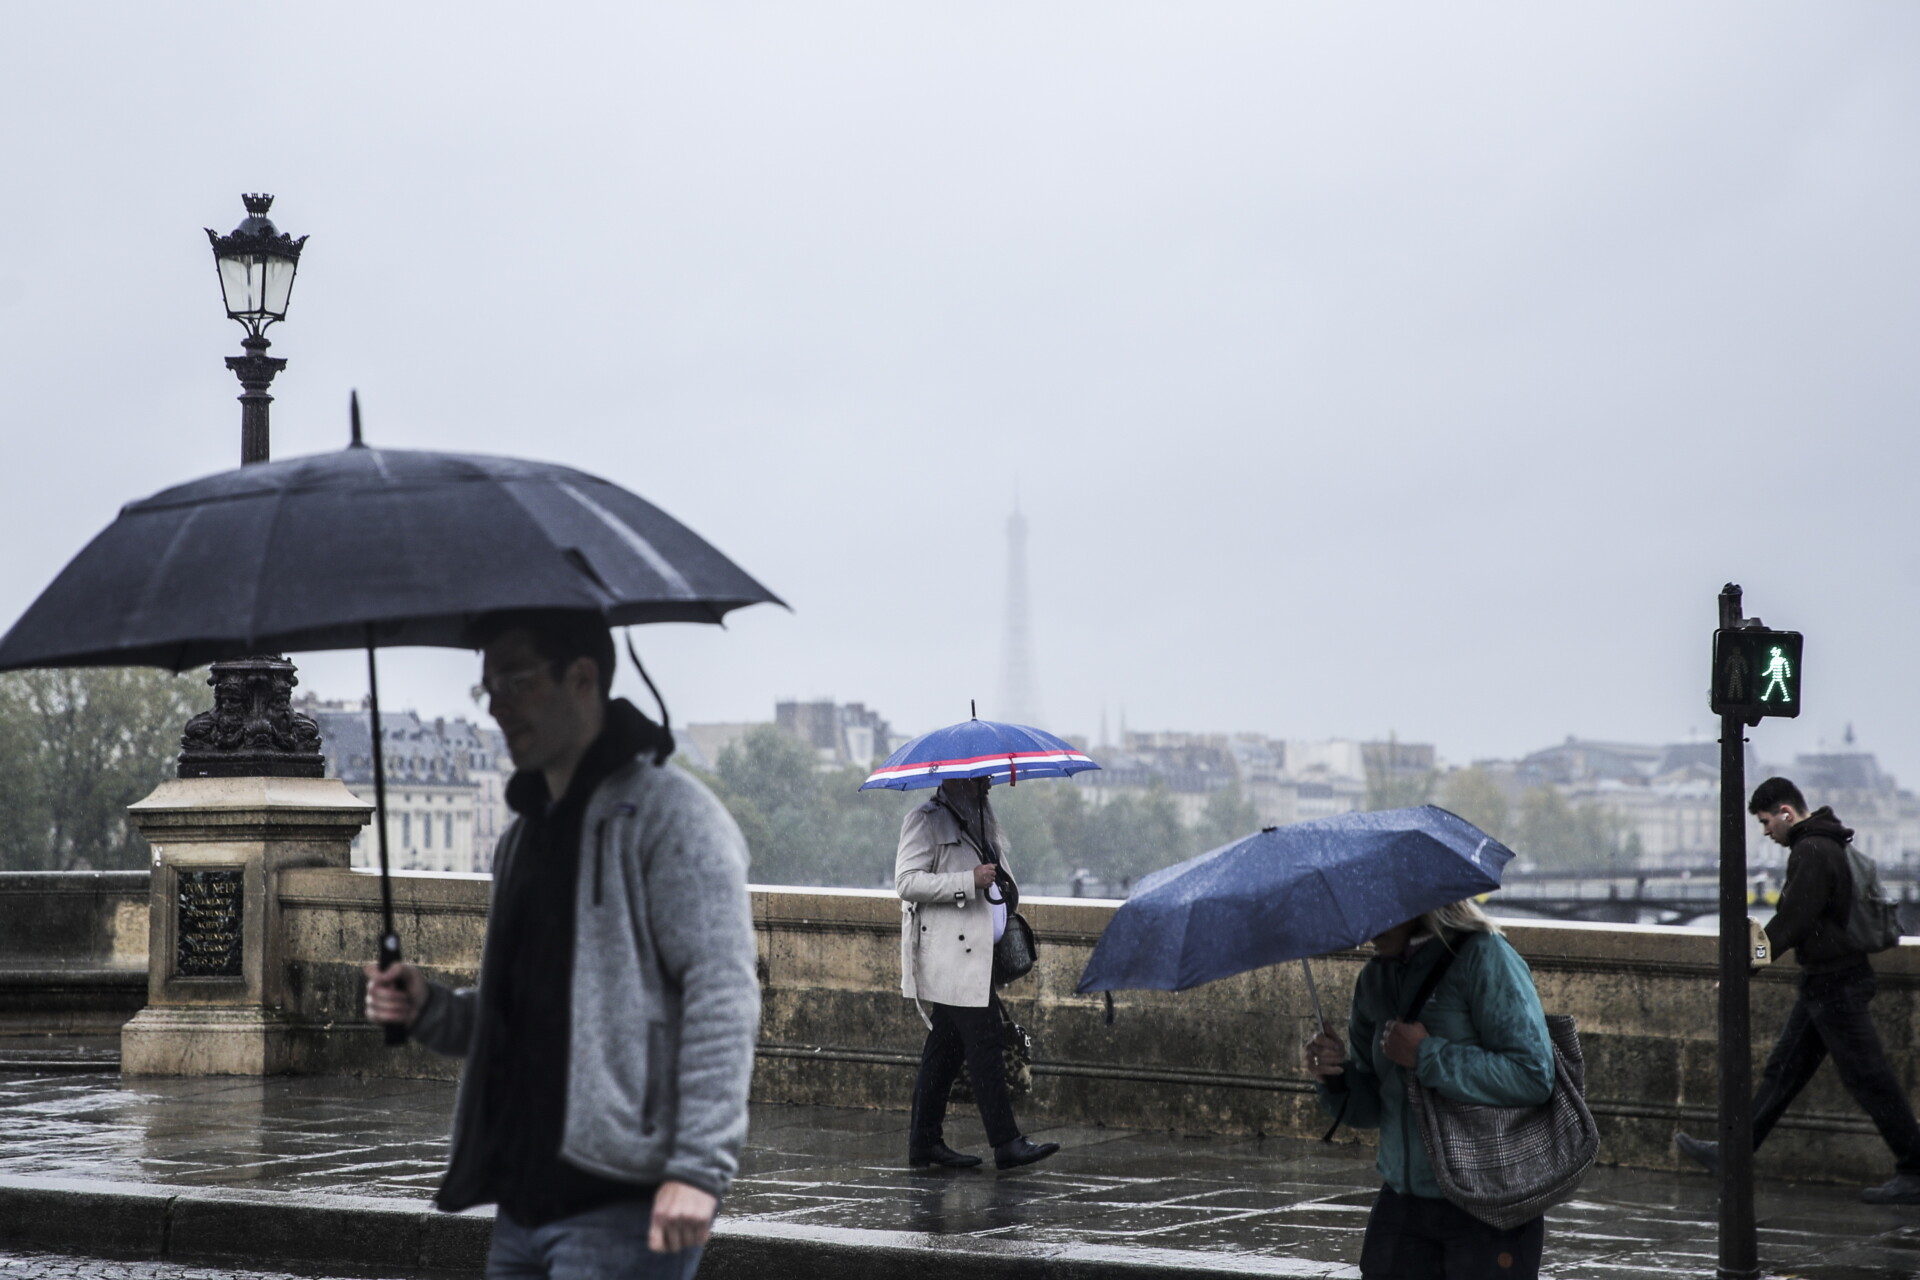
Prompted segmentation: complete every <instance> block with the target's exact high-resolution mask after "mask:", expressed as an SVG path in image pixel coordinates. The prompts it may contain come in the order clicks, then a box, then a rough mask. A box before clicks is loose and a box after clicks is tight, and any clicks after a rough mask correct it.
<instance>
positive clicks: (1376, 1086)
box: [1306, 901, 1554, 1280]
mask: <svg viewBox="0 0 1920 1280" xmlns="http://www.w3.org/2000/svg"><path fill="white" fill-rule="evenodd" d="M1476 935H1478V936H1476ZM1449 951H1451V952H1452V953H1453V955H1454V960H1453V962H1452V966H1451V968H1449V969H1448V971H1447V973H1446V974H1445V976H1444V977H1442V978H1441V980H1440V983H1439V985H1438V986H1437V987H1435V988H1434V991H1433V993H1432V995H1431V996H1430V997H1429V998H1428V999H1427V1003H1426V1006H1425V1008H1424V1009H1423V1010H1422V1011H1421V1013H1420V1017H1419V1020H1418V1021H1401V1019H1402V1017H1403V1016H1404V1015H1405V1013H1406V1012H1407V1010H1408V1008H1409V1006H1410V1005H1411V1004H1412V1003H1413V1000H1414V997H1415V996H1416V995H1417V994H1418V992H1419V990H1420V987H1421V984H1422V982H1423V981H1424V980H1425V978H1426V976H1427V975H1428V974H1429V973H1430V972H1432V970H1433V968H1434V965H1435V964H1436V963H1438V961H1439V960H1440V958H1441V956H1442V955H1444V954H1446V953H1448V952H1449ZM1348 1037H1349V1039H1350V1040H1351V1042H1352V1045H1353V1049H1352V1051H1351V1053H1350V1052H1349V1051H1348V1048H1347V1045H1346V1044H1345V1043H1343V1042H1342V1041H1341V1039H1340V1037H1339V1036H1338V1035H1337V1034H1336V1033H1335V1031H1334V1027H1333V1024H1332V1023H1323V1024H1322V1025H1321V1028H1320V1034H1319V1035H1317V1036H1315V1037H1314V1038H1313V1039H1312V1040H1310V1041H1308V1042H1307V1046H1306V1069H1307V1073H1308V1074H1309V1075H1310V1076H1312V1077H1313V1078H1314V1081H1315V1084H1316V1087H1317V1088H1318V1091H1319V1094H1320V1105H1321V1106H1322V1107H1323V1108H1325V1110H1326V1112H1327V1114H1328V1115H1330V1116H1338V1117H1339V1118H1340V1120H1341V1122H1342V1123H1344V1124H1349V1125H1352V1126H1354V1127H1355V1128H1359V1129H1378V1130H1379V1131H1380V1155H1379V1159H1378V1161H1377V1162H1376V1167H1377V1168H1378V1169H1379V1171H1380V1176H1381V1178H1383V1179H1384V1180H1385V1183H1386V1185H1384V1186H1383V1187H1381V1188H1380V1194H1379V1196H1378V1198H1376V1199H1375V1201H1374V1204H1373V1212H1372V1214H1371V1215H1370V1216H1369V1217H1368V1219H1367V1235H1366V1241H1365V1243H1364V1244H1363V1245H1362V1246H1361V1252H1360V1274H1361V1275H1362V1276H1363V1277H1365V1280H1387V1278H1389V1277H1391V1278H1393V1280H1401V1278H1405V1280H1414V1278H1416V1277H1421V1278H1424V1277H1434V1278H1435V1280H1464V1278H1465V1277H1480V1276H1500V1277H1503V1278H1504V1277H1513V1278H1514V1280H1531V1278H1532V1277H1535V1276H1537V1275H1538V1274H1539V1267H1540V1252H1541V1247H1542V1245H1543V1243H1544V1241H1545V1238H1546V1219H1545V1218H1535V1219H1534V1220H1533V1221H1532V1222H1528V1223H1525V1224H1523V1225H1521V1226H1519V1227H1515V1228H1513V1229H1512V1230H1509V1231H1501V1230H1498V1229H1496V1228H1494V1227H1490V1226H1488V1225H1487V1224H1486V1223H1484V1222H1481V1221H1480V1220H1479V1219H1478V1218H1475V1217H1473V1216H1472V1215H1471V1214H1469V1213H1467V1212H1466V1210H1464V1209H1461V1208H1459V1207H1457V1206H1456V1205H1454V1204H1453V1203H1452V1202H1451V1201H1449V1200H1447V1199H1446V1198H1445V1197H1444V1196H1443V1195H1442V1194H1441V1192H1440V1186H1439V1184H1438V1183H1437V1182H1435V1181H1434V1177H1433V1166H1432V1164H1431V1163H1430V1162H1429V1161H1428V1159H1427V1152H1426V1148H1425V1147H1424V1146H1423V1145H1422V1144H1421V1142H1420V1134H1419V1130H1418V1128H1417V1127H1416V1125H1415V1120H1414V1117H1413V1115H1412V1113H1411V1110H1410V1108H1409V1107H1408V1105H1407V1093H1406V1073H1407V1072H1409V1071H1411V1072H1413V1073H1414V1074H1415V1076H1416V1077H1417V1078H1418V1079H1419V1081H1420V1083H1422V1084H1424V1085H1426V1086H1427V1087H1429V1088H1431V1089H1433V1090H1435V1091H1437V1092H1439V1093H1441V1094H1443V1095H1444V1096H1446V1097H1449V1098H1453V1099H1456V1100H1458V1101H1461V1102H1476V1103H1481V1104H1484V1105H1488V1106H1497V1107H1531V1106H1538V1105H1540V1104H1541V1103H1543V1102H1545V1101H1546V1100H1547V1099H1548V1098H1549V1097H1550V1096H1551V1095H1552V1093H1553V1065H1554V1060H1553V1042H1552V1041H1551V1040H1550V1039H1548V1037H1547V1020H1546V1015H1545V1014H1544V1013H1543V1012H1542V1011H1541V1009H1540V997H1539V995H1538V994H1537V993H1536V992H1535V991H1534V989H1533V974H1532V972H1531V971H1530V970H1529V969H1528V968H1527V962H1526V961H1524V960H1522V959H1521V958H1520V955H1519V953H1518V952H1516V951H1515V950H1514V949H1513V947H1512V945H1511V944H1510V943H1508V942H1507V940H1506V939H1505V938H1503V937H1501V936H1500V930H1499V927H1498V926H1497V925H1495V924H1494V923H1493V921H1491V920H1489V919H1487V917H1486V914H1485V913H1484V912H1482V911H1481V910H1480V908H1479V907H1478V906H1477V905H1476V904H1475V903H1473V902H1472V901H1465V902H1456V903H1453V904H1452V905H1450V906H1446V907H1442V908H1440V909H1439V910H1437V911H1429V912H1428V913H1427V914H1426V915H1424V916H1420V917H1418V918H1416V919H1413V920H1408V921H1407V922H1405V923H1404V924H1401V925H1397V926H1396V927H1394V928H1392V929H1389V930H1387V931H1386V932H1385V933H1383V934H1381V935H1380V936H1379V937H1377V938H1375V939H1374V940H1373V958H1372V959H1371V960H1369V961H1368V962H1367V966H1366V968H1365V969H1363V970H1361V972H1360V980H1359V981H1358V982H1357V983H1355V984H1354V989H1353V1013H1352V1016H1351V1018H1350V1019H1349V1021H1348Z"/></svg>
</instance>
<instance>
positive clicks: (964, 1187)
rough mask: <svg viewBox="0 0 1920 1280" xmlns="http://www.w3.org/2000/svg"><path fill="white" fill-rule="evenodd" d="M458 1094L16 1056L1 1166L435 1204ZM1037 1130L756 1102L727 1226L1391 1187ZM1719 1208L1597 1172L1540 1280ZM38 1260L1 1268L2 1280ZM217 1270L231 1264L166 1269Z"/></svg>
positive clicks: (1236, 1222)
mask: <svg viewBox="0 0 1920 1280" xmlns="http://www.w3.org/2000/svg"><path fill="white" fill-rule="evenodd" d="M451 1103H452V1087H451V1086H450V1085H448V1084H445V1083H441V1082H431V1081H414V1080H366V1079H340V1078H315V1077H277V1078H272V1079H266V1080H255V1079H234V1078H215V1079H193V1080H163V1079H124V1080H123V1079H122V1078H121V1077H119V1076H116V1075H110V1074H74V1073H70V1072H40V1071H30V1070H23V1071H12V1072H7V1073H0V1177H5V1178H12V1179H18V1178H29V1179H36V1178H44V1179H49V1180H53V1179H85V1180H93V1181H104V1182H117V1183H141V1184H148V1185H159V1186H163V1187H177V1188H189V1187H201V1188H237V1189H243V1190H248V1191H259V1192H305V1193H315V1192H325V1193H331V1194H337V1195H347V1196H356V1197H378V1198H383V1199H387V1200H390V1201H395V1202H406V1203H417V1202H419V1201H421V1200H424V1199H425V1198H426V1197H428V1196H429V1195H430V1194H431V1192H432V1189H433V1187H434V1185H435V1183H436V1181H437V1179H438V1176H439V1173H440V1170H441V1168H442V1164H443V1161H444V1159H445V1155H446V1139H445V1126H446V1122H447V1116H448V1114H449V1111H450V1109H451ZM1031 1133H1032V1135H1033V1136H1034V1137H1036V1138H1040V1139H1048V1140H1053V1141H1058V1142H1060V1143H1061V1144H1063V1147H1064V1149H1063V1151H1062V1152H1061V1153H1060V1154H1059V1155H1058V1156H1055V1157H1054V1158H1053V1159H1051V1160H1048V1161H1045V1162H1044V1163H1042V1164H1039V1165H1036V1166H1032V1167H1030V1168H1028V1169H1025V1170H1018V1171H1013V1172H1010V1173H1006V1174H996V1173H994V1172H993V1171H992V1170H991V1169H987V1170H984V1171H981V1170H975V1171H962V1172H949V1171H940V1172H909V1171H908V1170H906V1169H905V1168H903V1167H902V1164H903V1159H902V1157H903V1156H904V1148H905V1137H904V1134H905V1116H904V1115H903V1114H901V1113H896V1112H873V1111H861V1110H851V1109H836V1108H823V1107H778V1106H757V1107H755V1109H754V1114H753V1123H752V1137H751V1139H750V1142H749V1146H748V1149H747V1151H746V1153H745V1155H744V1158H743V1162H742V1169H741V1175H740V1178H739V1180H738V1182H737V1183H736V1184H735V1188H734V1191H733V1194H732V1195H731V1196H730V1197H729V1198H728V1201H727V1205H726V1209H725V1213H724V1216H723V1231H724V1232H726V1233H739V1234H740V1235H741V1236H743V1237H744V1236H752V1237H755V1238H758V1239H767V1238H779V1237H783V1236H793V1237H795V1238H798V1237H800V1236H810V1237H815V1238H817V1237H819V1236H820V1235H822V1234H823V1233H824V1234H829V1235H832V1234H836V1233H838V1234H839V1235H842V1236H844V1238H845V1239H847V1240H851V1241H854V1242H856V1243H857V1242H860V1241H869V1242H873V1243H875V1244H886V1245H892V1246H899V1245H903V1244H904V1245H908V1246H911V1247H922V1248H925V1247H941V1248H947V1249H951V1248H979V1249H982V1250H993V1249H1000V1248H1018V1249H1021V1250H1023V1251H1028V1252H1031V1251H1033V1250H1046V1249H1048V1248H1050V1247H1068V1246H1070V1247H1071V1248H1072V1250H1073V1252H1074V1253H1075V1254H1076V1256H1079V1257H1081V1258H1087V1257H1095V1258H1098V1257H1110V1258H1111V1259H1113V1260H1114V1261H1116V1262H1117V1261H1121V1260H1126V1261H1132V1262H1140V1263H1159V1264H1163V1265H1168V1266H1186V1267H1206V1268H1212V1269H1215V1270H1218V1271H1220V1272H1222V1273H1236V1274H1255V1275H1283V1276H1338V1277H1351V1276H1355V1275H1357V1272H1356V1270H1355V1269H1354V1268H1353V1266H1352V1260H1353V1259H1354V1258H1355V1257H1356V1256H1357V1255H1358V1252H1359V1240H1360V1232H1361V1230H1362V1228H1363V1227H1364V1224H1365V1220H1366V1212H1367V1206H1368V1204H1369V1203H1370V1201H1371V1198H1372V1194H1373V1190H1374V1188H1375V1186H1376V1185H1377V1183H1376V1180H1375V1178H1374V1176H1373V1173H1372V1169H1371V1153H1370V1151H1369V1150H1368V1149H1366V1148H1363V1147H1357V1146H1337V1147H1331V1148H1329V1147H1325V1146H1322V1145H1320V1144H1318V1143H1315V1142H1308V1141H1300V1140H1295V1139H1275V1138H1265V1139H1261V1138H1234V1137H1217V1136H1215V1137H1206V1136H1193V1137H1187V1136H1180V1135H1175V1134H1169V1133H1160V1132H1140V1131H1131V1130H1116V1129H1096V1128H1079V1127H1071V1126H1060V1127H1054V1128H1036V1129H1034V1130H1031ZM948 1136H949V1140H950V1141H952V1142H954V1144H955V1145H956V1146H961V1147H963V1148H968V1149H972V1150H975V1151H984V1149H985V1148H984V1142H983V1140H982V1139H981V1137H980V1134H979V1128H978V1122H977V1120H975V1119H974V1118H973V1117H971V1116H966V1117H956V1118H955V1120H954V1121H953V1122H951V1123H950V1124H949V1134H948ZM1758 1207H1759V1219H1760V1223H1761V1259H1762V1262H1763V1264H1764V1266H1765V1267H1766V1269H1767V1270H1768V1271H1769V1272H1771V1273H1773V1274H1778V1275H1797V1276H1805V1277H1808V1278H1809V1280H1892V1278H1893V1277H1920V1208H1874V1207H1872V1206H1868V1205H1863V1204H1861V1203H1859V1202H1858V1200H1857V1199H1856V1198H1855V1192H1853V1191H1852V1190H1849V1189H1846V1188H1839V1187H1833V1186H1826V1185H1814V1184H1795V1183H1777V1182H1775V1183H1765V1184H1763V1185H1762V1187H1761V1188H1760V1194H1759V1206H1758ZM1713 1213H1714V1196H1713V1192H1712V1189H1711V1187H1710V1185H1709V1183H1708V1181H1707V1179H1706V1178H1705V1176H1704V1175H1699V1176H1689V1175H1680V1174H1664V1173H1651V1172H1646V1171H1641V1170H1615V1169H1599V1170H1596V1171H1595V1172H1594V1174H1593V1175H1592V1176H1591V1177H1590V1179H1589V1180H1588V1183H1587V1185H1586V1186H1585V1188H1584V1189H1583V1194H1582V1197H1581V1198H1580V1199H1579V1200H1577V1201H1575V1202H1573V1203H1571V1204H1568V1205H1564V1206H1562V1207H1561V1208H1559V1209H1557V1210H1555V1211H1554V1212H1553V1213H1552V1214H1551V1215H1550V1217H1549V1220H1548V1222H1549V1228H1548V1254H1549V1263H1548V1266H1547V1268H1546V1271H1545V1274H1549V1275H1554V1276H1563V1277H1607V1278H1617V1280H1643V1278H1644V1280H1652V1278H1653V1277H1656V1276H1658V1277H1668V1276H1673V1275H1711V1274H1712V1272H1713V1266H1714V1247H1715V1246H1714V1224H1713ZM21 1256H24V1255H21ZM28 1274H31V1273H25V1272H17V1271H13V1270H10V1269H9V1268H8V1267H5V1266H0V1280H8V1277H9V1276H11V1275H22V1276H25V1275H28ZM49 1274H51V1273H49ZM62 1274H65V1273H62ZM73 1274H76V1275H78V1274H80V1273H78V1272H76V1273H73ZM87 1274H93V1273H87ZM101 1274H103V1275H104V1274H105V1273H101ZM139 1274H140V1275H141V1276H142V1277H144V1276H145V1275H146V1273H145V1272H141V1273H139ZM203 1274H204V1275H206V1276H209V1277H211V1276H213V1275H216V1274H221V1275H224V1274H231V1273H224V1272H222V1273H216V1272H212V1271H205V1270H204V1269H201V1270H198V1271H196V1270H195V1269H193V1268H188V1267H180V1268H177V1269H176V1270H175V1271H170V1272H167V1273H165V1275H166V1277H167V1278H170V1277H173V1276H175V1275H178V1276H180V1277H183V1278H186V1277H189V1276H190V1275H192V1276H198V1275H203ZM127 1275H128V1276H132V1275H134V1273H133V1272H128V1273H127ZM153 1275H154V1277H155V1280H162V1273H161V1272H158V1271H156V1272H154V1273H153Z"/></svg>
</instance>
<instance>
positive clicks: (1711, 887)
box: [1483, 865, 1920, 934]
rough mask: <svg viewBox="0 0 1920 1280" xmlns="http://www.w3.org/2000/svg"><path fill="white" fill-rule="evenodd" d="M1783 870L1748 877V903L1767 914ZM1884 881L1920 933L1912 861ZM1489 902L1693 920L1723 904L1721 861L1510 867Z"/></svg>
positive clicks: (1578, 913) (1554, 912)
mask: <svg viewBox="0 0 1920 1280" xmlns="http://www.w3.org/2000/svg"><path fill="white" fill-rule="evenodd" d="M1783 874H1784V872H1783V870H1781V869H1780V868H1756V869H1755V870H1753V871H1752V872H1751V873H1750V874H1749V875H1748V877H1747V902H1748V904H1749V905H1750V906H1751V907H1752V908H1753V909H1754V913H1755V914H1756V915H1763V916H1764V915H1767V914H1770V913H1771V912H1772V910H1773V904H1774V903H1775V902H1776V901H1778V900H1779V896H1780V879H1781V876H1782V875H1783ZM1880 883H1881V884H1882V885H1883V886H1885V888H1886V890H1887V893H1888V894H1889V895H1890V896H1891V897H1892V898H1893V899H1894V900H1895V901H1897V902H1899V903H1900V904H1901V909H1900V921H1901V927H1902V928H1903V929H1905V930H1906V931H1908V932H1910V933H1916V934H1920V880H1916V878H1915V877H1914V875H1913V874H1912V872H1911V869H1910V868H1907V867H1904V866H1887V865H1882V866H1881V867H1880ZM1483 905H1485V906H1486V908H1487V909H1488V910H1489V911H1491V912H1492V913H1494V914H1495V915H1514V914H1525V915H1531V916H1541V917H1544V918H1546V919H1549V920H1584V921H1588V922H1591V923H1595V924H1669V925H1687V924H1693V923H1694V922H1695V921H1698V920H1700V919H1703V918H1710V917H1712V916H1714V915H1716V914H1717V913H1718V912H1719V910H1720V869H1719V868H1718V867H1711V866H1708V867H1685V868H1672V869H1668V868H1662V869H1660V870H1657V871H1615V870H1609V869H1605V868H1601V869H1596V870H1592V871H1511V870H1510V871H1508V872H1507V874H1506V876H1505V877H1504V878H1503V884H1502V887H1501V888H1500V889H1499V890H1498V891H1497V892H1495V893H1492V894H1489V895H1488V896H1487V897H1486V898H1485V899H1484V900H1483Z"/></svg>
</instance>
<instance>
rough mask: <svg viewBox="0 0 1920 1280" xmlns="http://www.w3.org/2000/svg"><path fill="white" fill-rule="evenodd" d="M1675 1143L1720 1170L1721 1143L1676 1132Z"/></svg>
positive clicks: (1706, 1165)
mask: <svg viewBox="0 0 1920 1280" xmlns="http://www.w3.org/2000/svg"><path fill="white" fill-rule="evenodd" d="M1673 1145H1674V1146H1676V1147H1678V1148H1680V1154H1681V1155H1683V1156H1685V1157H1686V1158H1687V1159H1689V1160H1691V1161H1693V1162H1694V1163H1695V1164H1697V1165H1701V1166H1703V1167H1704V1168H1705V1169H1706V1171H1707V1172H1708V1173H1719V1172H1720V1144H1719V1143H1717V1142H1708V1141H1706V1140H1705V1139H1703V1138H1696V1137H1694V1136H1693V1135H1692V1134H1690V1133H1679V1132H1676V1133H1675V1134H1674V1135H1673ZM1898 1181H1899V1179H1898V1178H1895V1179H1894V1182H1898ZM1916 1182H1920V1179H1916ZM1887 1185H1888V1186H1892V1185H1893V1183H1892V1182H1889V1183H1888V1184H1887ZM1875 1190H1879V1188H1877V1187H1876V1188H1875ZM1886 1203H1889V1204H1892V1203H1897V1202H1895V1201H1887V1202H1886Z"/></svg>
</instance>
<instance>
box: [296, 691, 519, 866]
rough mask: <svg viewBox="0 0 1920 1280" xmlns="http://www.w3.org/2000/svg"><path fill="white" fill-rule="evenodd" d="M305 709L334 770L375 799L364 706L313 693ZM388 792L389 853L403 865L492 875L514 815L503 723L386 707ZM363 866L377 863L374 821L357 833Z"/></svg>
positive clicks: (357, 860)
mask: <svg viewBox="0 0 1920 1280" xmlns="http://www.w3.org/2000/svg"><path fill="white" fill-rule="evenodd" d="M300 709H301V710H303V711H305V712H306V713H307V714H308V715H311V716H312V717H313V718H314V721H315V722H316V723H317V724H318V725H319V726H320V739H321V746H322V750H323V751H324V752H325V753H326V759H327V776H328V777H333V778H339V779H340V780H341V781H342V782H344V783H346V784H347V789H348V790H350V791H352V792H353V794H354V795H356V796H358V797H359V798H360V799H362V800H364V801H366V802H367V803H368V804H372V803H373V802H374V786H373V747H372V743H373V736H372V734H371V732H370V731H369V728H368V722H367V712H366V709H365V708H364V707H361V706H358V705H355V704H352V703H346V702H318V701H314V700H307V701H305V702H302V703H301V704H300ZM380 730H381V732H380V738H381V744H380V745H381V753H382V756H383V765H384V768H385V771H386V789H387V852H388V857H389V859H390V860H391V862H392V864H393V866H394V868H395V869H396V870H403V871H464V872H487V871H491V870H492V869H493V850H494V845H495V843H496V842H497V841H498V840H499V838H500V834H501V833H502V832H503V831H504V830H505V829H506V826H507V823H508V822H509V821H511V817H512V815H511V814H510V813H509V812H508V810H507V804H506V781H507V778H508V777H510V776H511V775H512V772H513V765H512V762H511V760H510V758H509V757H508V755H507V750H506V743H505V741H504V740H503V739H502V738H501V735H500V733H499V731H498V730H496V729H492V728H488V727H486V726H482V725H477V724H474V723H472V722H470V721H467V720H464V719H460V720H447V719H444V718H435V719H433V720H425V719H422V718H421V717H420V716H418V715H416V714H415V713H413V712H411V711H386V710H382V712H381V713H380ZM352 861H353V865H354V866H356V867H376V866H378V865H379V862H380V854H379V847H378V844H377V841H376V836H375V833H374V831H373V828H372V826H371V825H369V826H367V827H365V828H363V829H362V830H361V832H360V834H359V835H358V836H356V837H355V838H354V842H353V850H352Z"/></svg>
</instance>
